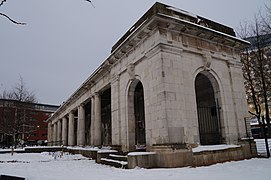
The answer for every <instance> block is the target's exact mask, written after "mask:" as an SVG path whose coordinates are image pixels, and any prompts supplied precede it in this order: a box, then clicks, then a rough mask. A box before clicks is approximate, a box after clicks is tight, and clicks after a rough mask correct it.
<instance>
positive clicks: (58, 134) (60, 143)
mask: <svg viewBox="0 0 271 180" xmlns="http://www.w3.org/2000/svg"><path fill="white" fill-rule="evenodd" d="M61 135H62V131H61V120H58V122H57V141H58V142H57V144H58V145H62V142H61V140H62V139H61Z"/></svg>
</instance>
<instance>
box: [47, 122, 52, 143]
mask: <svg viewBox="0 0 271 180" xmlns="http://www.w3.org/2000/svg"><path fill="white" fill-rule="evenodd" d="M52 134H53V132H52V121H50V122H49V123H48V131H47V142H48V144H47V145H48V146H49V145H52V144H51V142H52V141H53V137H52Z"/></svg>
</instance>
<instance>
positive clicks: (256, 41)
mask: <svg viewBox="0 0 271 180" xmlns="http://www.w3.org/2000/svg"><path fill="white" fill-rule="evenodd" d="M263 17H265V18H263ZM267 17H268V16H263V15H262V14H261V13H258V14H257V15H255V18H254V21H253V22H251V23H247V22H245V23H243V24H242V25H241V28H240V29H241V30H240V32H239V36H240V37H241V38H243V39H245V40H248V41H250V42H251V46H250V47H248V48H246V49H244V51H243V53H242V56H241V61H242V63H243V75H244V79H245V88H246V93H247V97H248V103H250V104H253V106H254V110H255V111H254V112H250V113H251V114H253V115H255V116H256V117H257V119H258V121H259V123H260V122H261V121H260V117H261V115H262V114H263V113H264V114H265V118H266V122H267V126H268V132H269V135H271V127H270V115H269V114H270V112H269V104H270V96H271V89H270V87H271V59H270V58H271V49H270V48H271V31H270V30H271V29H269V27H268V26H269V24H267V22H269V21H270V19H268V18H267Z"/></svg>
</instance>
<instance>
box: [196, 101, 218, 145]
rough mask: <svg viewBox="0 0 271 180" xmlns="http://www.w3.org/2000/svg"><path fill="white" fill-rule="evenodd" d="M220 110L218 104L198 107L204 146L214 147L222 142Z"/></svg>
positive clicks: (201, 140) (201, 137)
mask: <svg viewBox="0 0 271 180" xmlns="http://www.w3.org/2000/svg"><path fill="white" fill-rule="evenodd" d="M220 109H221V108H220V107H219V106H217V105H216V104H214V105H198V107H197V111H198V120H199V133H200V142H201V144H202V145H214V144H220V143H221V142H222V136H221V125H220Z"/></svg>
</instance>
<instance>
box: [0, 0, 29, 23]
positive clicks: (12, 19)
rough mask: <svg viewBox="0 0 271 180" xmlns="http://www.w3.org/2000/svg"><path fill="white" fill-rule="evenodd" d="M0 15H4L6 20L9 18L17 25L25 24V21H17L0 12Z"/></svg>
mask: <svg viewBox="0 0 271 180" xmlns="http://www.w3.org/2000/svg"><path fill="white" fill-rule="evenodd" d="M2 2H3V1H2ZM0 16H4V17H5V18H7V19H8V20H10V21H11V22H13V23H14V24H19V25H26V23H21V22H17V21H15V20H13V19H11V18H10V17H9V16H8V15H6V14H3V13H0Z"/></svg>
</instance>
